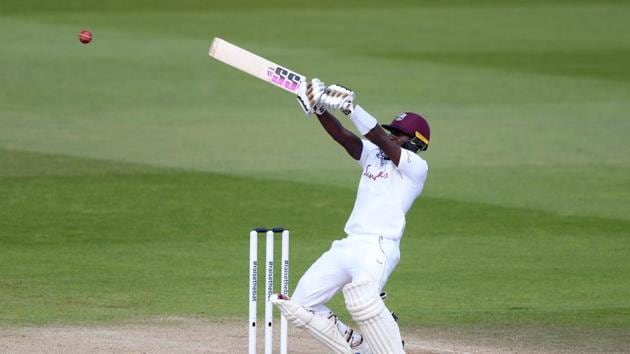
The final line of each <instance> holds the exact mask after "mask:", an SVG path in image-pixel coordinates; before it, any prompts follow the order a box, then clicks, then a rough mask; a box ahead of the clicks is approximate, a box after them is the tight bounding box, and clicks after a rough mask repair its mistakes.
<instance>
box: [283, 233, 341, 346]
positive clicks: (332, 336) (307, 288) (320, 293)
mask: <svg viewBox="0 0 630 354" xmlns="http://www.w3.org/2000/svg"><path fill="white" fill-rule="evenodd" d="M344 257H345V255H344V247H343V241H335V242H334V243H333V245H332V247H331V248H330V250H328V251H327V252H325V253H324V254H322V256H321V257H320V258H319V259H317V261H315V263H313V265H311V267H310V268H309V269H308V270H307V271H306V273H304V275H303V276H302V278H300V281H299V282H298V285H297V287H296V289H295V291H294V292H293V295H292V296H291V299H287V298H284V297H282V296H275V297H274V298H272V302H273V303H274V304H275V305H276V307H278V309H279V310H280V311H281V312H282V314H283V315H284V316H285V318H286V319H287V320H288V321H290V322H291V323H293V324H294V325H295V326H296V327H298V328H303V329H304V330H306V331H307V332H308V333H310V334H311V335H312V336H313V337H314V338H315V339H317V340H318V341H319V342H320V343H322V344H324V345H325V346H326V347H327V348H328V349H330V350H332V351H333V352H335V353H353V351H352V349H351V348H350V345H349V344H348V342H347V341H346V339H345V338H344V337H343V335H342V334H341V332H340V331H339V330H338V328H337V326H336V323H335V317H334V315H333V314H332V312H331V311H330V309H328V307H326V305H325V303H326V302H328V301H329V300H330V299H331V298H332V297H333V296H334V295H335V294H336V293H337V292H339V290H340V289H341V288H342V287H343V285H345V284H347V283H349V282H350V280H351V278H350V274H349V273H348V272H347V271H346V270H345V269H346V264H345V263H344Z"/></svg>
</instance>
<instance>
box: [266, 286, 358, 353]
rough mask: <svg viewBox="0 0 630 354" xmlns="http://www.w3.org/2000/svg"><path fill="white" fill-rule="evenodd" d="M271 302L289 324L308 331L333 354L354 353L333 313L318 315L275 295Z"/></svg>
mask: <svg viewBox="0 0 630 354" xmlns="http://www.w3.org/2000/svg"><path fill="white" fill-rule="evenodd" d="M271 302H272V303H273V304H274V305H276V307H278V309H280V312H282V314H283V315H284V317H285V318H286V319H287V320H288V321H289V322H291V323H293V324H294V325H295V326H296V327H297V328H302V329H304V330H306V331H307V332H308V333H309V334H311V335H312V336H313V337H314V338H315V339H316V340H317V341H319V342H320V343H322V344H323V345H324V346H326V347H327V348H328V349H330V350H331V351H332V352H333V353H338V354H353V353H354V351H353V350H352V349H351V348H350V345H349V344H348V342H347V341H346V339H345V338H344V337H343V336H342V335H341V332H340V331H339V329H338V328H337V326H336V324H335V318H334V315H333V314H332V312H331V313H329V315H327V316H326V315H321V314H316V313H314V312H313V311H309V310H307V309H306V308H305V307H304V306H302V305H299V304H297V303H295V302H293V301H292V300H290V299H288V298H286V297H284V296H282V295H280V294H278V295H274V297H273V298H272V300H271Z"/></svg>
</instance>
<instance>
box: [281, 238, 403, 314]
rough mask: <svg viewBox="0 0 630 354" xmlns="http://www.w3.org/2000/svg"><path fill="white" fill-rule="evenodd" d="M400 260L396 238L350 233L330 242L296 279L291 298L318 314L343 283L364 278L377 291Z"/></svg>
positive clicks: (323, 311) (328, 310) (378, 291)
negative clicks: (297, 280)
mask: <svg viewBox="0 0 630 354" xmlns="http://www.w3.org/2000/svg"><path fill="white" fill-rule="evenodd" d="M399 260H400V247H399V241H394V240H389V239H386V238H383V237H382V236H374V235H369V236H368V235H351V236H348V237H346V238H344V239H341V240H337V241H334V242H333V243H332V246H331V247H330V249H329V250H328V251H326V252H324V254H322V255H321V256H320V257H319V259H317V260H316V261H315V263H313V265H311V267H310V268H309V269H308V270H307V271H306V273H304V275H303V276H302V278H300V281H299V282H298V285H297V287H296V288H295V291H294V292H293V296H291V300H293V301H294V302H295V303H298V304H300V305H302V306H305V307H306V308H308V309H310V310H312V311H314V312H315V313H318V314H324V315H326V314H328V313H329V312H330V309H329V308H328V307H326V306H325V304H326V303H327V302H328V301H329V300H330V299H331V298H332V297H333V296H334V295H335V294H336V293H337V292H338V291H339V290H341V288H343V286H344V285H346V284H348V283H351V282H356V281H362V280H368V281H370V282H371V283H372V284H374V285H375V286H378V289H374V291H375V292H377V293H380V291H381V290H382V289H383V287H384V286H385V283H386V282H387V279H388V278H389V275H390V274H391V273H392V271H393V270H394V268H396V265H397V264H398V261H399Z"/></svg>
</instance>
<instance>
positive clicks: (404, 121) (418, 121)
mask: <svg viewBox="0 0 630 354" xmlns="http://www.w3.org/2000/svg"><path fill="white" fill-rule="evenodd" d="M383 128H385V129H387V130H389V131H390V132H391V131H393V130H398V131H401V132H403V133H405V134H407V135H409V136H410V137H411V140H409V142H410V143H411V145H413V146H415V149H413V148H410V146H403V147H404V148H407V149H409V150H413V151H418V150H421V151H424V150H426V149H427V148H428V147H429V139H431V129H430V128H429V122H427V120H426V119H424V117H422V116H421V115H419V114H418V113H413V112H404V113H400V114H398V115H397V116H396V118H394V120H392V122H391V124H384V125H383Z"/></svg>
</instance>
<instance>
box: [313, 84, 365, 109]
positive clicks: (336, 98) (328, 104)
mask: <svg viewBox="0 0 630 354" xmlns="http://www.w3.org/2000/svg"><path fill="white" fill-rule="evenodd" d="M355 97H356V94H355V93H354V91H352V90H350V89H349V88H347V87H343V86H341V85H336V84H335V85H330V86H328V87H327V88H326V91H325V92H324V94H323V95H322V96H321V98H320V100H319V104H320V105H321V106H323V107H324V108H325V109H326V110H336V109H337V110H340V111H341V112H342V113H343V114H345V115H348V114H350V113H352V111H353V110H354V99H355Z"/></svg>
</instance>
